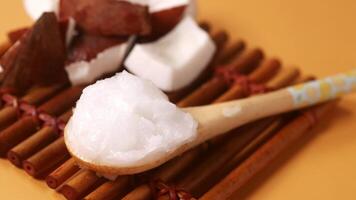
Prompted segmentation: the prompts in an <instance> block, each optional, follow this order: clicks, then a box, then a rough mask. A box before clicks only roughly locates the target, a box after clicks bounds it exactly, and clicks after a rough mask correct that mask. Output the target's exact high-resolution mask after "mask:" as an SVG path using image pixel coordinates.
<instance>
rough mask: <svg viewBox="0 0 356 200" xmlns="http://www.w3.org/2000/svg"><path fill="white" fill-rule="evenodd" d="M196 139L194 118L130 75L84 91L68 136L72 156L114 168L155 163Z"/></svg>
mask: <svg viewBox="0 0 356 200" xmlns="http://www.w3.org/2000/svg"><path fill="white" fill-rule="evenodd" d="M196 137H197V122H196V121H195V120H194V119H193V118H192V116H191V115H190V114H188V113H185V112H183V111H182V110H180V109H179V108H177V107H176V106H175V105H174V104H172V103H170V102H169V101H168V98H167V96H166V95H165V94H164V93H163V92H161V91H160V90H159V89H158V88H157V87H156V86H154V84H153V83H152V82H150V81H147V80H143V79H140V78H138V77H136V76H134V75H131V74H129V73H128V72H122V73H119V74H117V75H116V76H114V77H112V78H108V79H105V80H101V81H98V82H97V83H95V84H93V85H91V86H89V87H87V88H85V89H84V91H83V94H82V96H81V97H80V99H79V101H78V102H77V105H76V108H75V109H74V114H73V116H72V118H71V119H70V121H69V122H68V124H67V127H66V130H65V142H66V145H67V147H68V149H69V150H70V152H71V153H72V154H73V156H75V157H76V158H79V159H80V160H82V161H84V162H87V163H91V164H94V165H97V166H109V167H111V168H115V167H118V168H120V167H132V166H140V165H144V164H147V163H150V162H154V161H155V160H156V158H159V157H164V155H166V154H169V153H170V152H172V151H175V150H176V149H177V148H178V147H180V146H181V145H183V144H185V143H189V142H192V141H193V140H194V139H195V138H196Z"/></svg>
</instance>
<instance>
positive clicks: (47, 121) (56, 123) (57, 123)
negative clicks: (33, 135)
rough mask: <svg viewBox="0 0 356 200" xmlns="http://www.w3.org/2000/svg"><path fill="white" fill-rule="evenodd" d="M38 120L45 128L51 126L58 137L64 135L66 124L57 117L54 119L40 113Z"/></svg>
mask: <svg viewBox="0 0 356 200" xmlns="http://www.w3.org/2000/svg"><path fill="white" fill-rule="evenodd" d="M38 118H39V119H40V120H41V121H42V122H43V126H49V127H52V128H54V129H55V131H56V133H57V134H58V135H62V134H63V132H64V128H65V126H66V123H65V122H64V121H62V120H60V119H59V118H57V117H53V116H51V115H49V114H46V113H40V114H39V115H38Z"/></svg>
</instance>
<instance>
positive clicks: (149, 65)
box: [125, 16, 216, 91]
mask: <svg viewBox="0 0 356 200" xmlns="http://www.w3.org/2000/svg"><path fill="white" fill-rule="evenodd" d="M215 51H216V46H215V44H214V42H213V41H212V39H211V38H210V36H209V35H208V34H207V33H206V32H205V31H204V30H202V29H201V28H200V27H199V26H198V24H197V23H196V22H195V20H194V19H193V18H192V17H189V16H187V17H185V18H184V19H183V20H182V21H181V22H180V23H179V24H178V25H177V26H176V27H175V28H174V29H173V30H172V31H171V32H169V33H168V34H167V35H165V36H164V37H162V38H161V39H159V40H157V41H155V42H152V43H147V44H140V45H136V46H135V47H134V49H133V50H132V52H131V53H130V55H129V56H128V58H127V60H126V62H125V66H126V67H127V69H128V70H129V71H131V72H132V73H134V74H136V75H137V76H139V77H142V78H145V79H148V80H151V81H152V82H153V83H154V84H155V85H156V86H157V87H159V88H160V89H162V90H164V91H175V90H179V89H182V88H184V87H186V86H188V85H189V84H190V83H192V82H193V81H194V80H195V79H196V78H197V77H198V76H199V74H200V73H201V72H202V71H203V70H204V69H205V67H206V66H207V65H208V64H209V62H210V60H211V58H212V57H213V55H214V53H215Z"/></svg>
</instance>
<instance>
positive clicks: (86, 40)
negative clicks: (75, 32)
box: [67, 33, 127, 64]
mask: <svg viewBox="0 0 356 200" xmlns="http://www.w3.org/2000/svg"><path fill="white" fill-rule="evenodd" d="M126 40H127V38H125V37H124V38H120V37H105V36H98V35H90V34H86V33H82V34H81V35H79V36H77V37H76V38H75V39H74V41H73V43H72V46H71V47H70V50H69V52H68V59H67V64H70V63H73V62H77V61H90V60H91V59H93V58H95V57H96V56H97V55H98V54H99V53H100V52H102V51H104V50H105V49H108V48H110V47H113V46H116V45H118V44H122V43H124V42H125V41H126Z"/></svg>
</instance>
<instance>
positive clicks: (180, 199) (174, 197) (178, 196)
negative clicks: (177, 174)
mask: <svg viewBox="0 0 356 200" xmlns="http://www.w3.org/2000/svg"><path fill="white" fill-rule="evenodd" d="M150 187H151V190H152V192H153V196H154V198H155V199H159V197H161V196H164V195H168V196H169V199H170V200H196V198H194V197H192V195H191V194H189V193H188V192H187V191H185V190H183V189H179V188H176V187H173V186H168V185H167V184H165V183H164V182H163V181H161V180H154V181H151V182H150Z"/></svg>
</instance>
